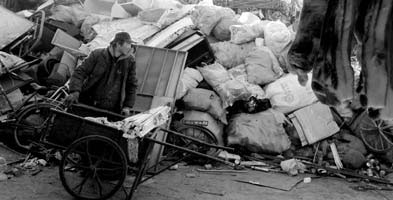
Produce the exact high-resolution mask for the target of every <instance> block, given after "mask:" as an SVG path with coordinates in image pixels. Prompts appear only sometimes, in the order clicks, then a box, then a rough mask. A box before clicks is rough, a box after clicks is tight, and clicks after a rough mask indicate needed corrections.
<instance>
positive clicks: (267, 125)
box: [226, 109, 291, 153]
mask: <svg viewBox="0 0 393 200" xmlns="http://www.w3.org/2000/svg"><path fill="white" fill-rule="evenodd" d="M285 122H286V118H285V116H284V114H282V113H280V112H277V111H274V110H272V109H269V110H266V111H263V112H260V113H255V114H247V113H241V114H237V115H235V116H234V117H233V118H232V119H230V120H229V126H228V127H227V129H226V133H227V134H228V145H229V146H232V145H237V146H242V147H244V148H246V149H247V150H249V151H251V152H256V153H282V152H283V151H285V150H288V149H289V148H290V146H291V142H290V140H289V138H288V135H287V134H286V132H285V129H284V127H283V124H284V123H285Z"/></svg>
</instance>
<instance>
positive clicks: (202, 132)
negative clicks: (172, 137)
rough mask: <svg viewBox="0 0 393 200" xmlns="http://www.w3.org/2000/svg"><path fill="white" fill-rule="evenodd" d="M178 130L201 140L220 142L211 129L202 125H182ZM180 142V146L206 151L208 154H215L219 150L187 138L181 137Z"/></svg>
mask: <svg viewBox="0 0 393 200" xmlns="http://www.w3.org/2000/svg"><path fill="white" fill-rule="evenodd" d="M177 131H178V132H179V133H181V134H183V135H186V136H189V137H193V138H195V139H198V140H201V141H203V142H205V143H208V144H215V145H217V144H218V142H217V139H216V137H215V136H214V134H213V133H212V132H211V131H209V130H208V129H206V128H204V127H201V126H197V125H182V126H180V127H178V128H177ZM178 142H179V143H178V145H179V146H183V147H187V148H189V149H191V150H194V151H198V152H200V153H205V154H208V155H214V154H215V153H216V152H217V150H218V149H215V148H211V147H205V146H201V145H198V143H195V142H193V141H191V140H188V139H186V138H181V139H180V140H179V141H178Z"/></svg>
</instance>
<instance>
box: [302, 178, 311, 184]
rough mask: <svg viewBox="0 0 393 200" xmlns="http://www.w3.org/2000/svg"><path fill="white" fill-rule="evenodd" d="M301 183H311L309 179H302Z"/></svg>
mask: <svg viewBox="0 0 393 200" xmlns="http://www.w3.org/2000/svg"><path fill="white" fill-rule="evenodd" d="M303 183H311V177H306V178H304V179H303Z"/></svg>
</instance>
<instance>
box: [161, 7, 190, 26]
mask: <svg viewBox="0 0 393 200" xmlns="http://www.w3.org/2000/svg"><path fill="white" fill-rule="evenodd" d="M190 10H191V7H187V6H185V7H183V8H182V9H167V10H166V11H165V12H164V13H163V14H162V15H161V17H160V18H159V19H158V21H157V23H156V25H157V26H158V27H160V28H165V27H167V26H169V25H171V24H173V23H175V22H176V21H178V20H180V19H182V18H184V17H185V16H186V15H187V14H189V12H190Z"/></svg>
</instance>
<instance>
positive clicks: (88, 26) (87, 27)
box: [81, 15, 101, 41]
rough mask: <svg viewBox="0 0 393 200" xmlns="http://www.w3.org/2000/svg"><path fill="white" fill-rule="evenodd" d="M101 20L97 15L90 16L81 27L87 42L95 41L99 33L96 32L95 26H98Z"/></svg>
mask: <svg viewBox="0 0 393 200" xmlns="http://www.w3.org/2000/svg"><path fill="white" fill-rule="evenodd" d="M100 20H101V19H100V17H98V16H96V15H90V16H88V17H86V19H85V20H84V21H83V23H82V26H81V33H82V36H83V38H85V40H86V41H91V40H93V39H94V37H95V36H96V34H97V33H96V32H95V31H94V29H93V25H94V24H98V23H99V22H100Z"/></svg>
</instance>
